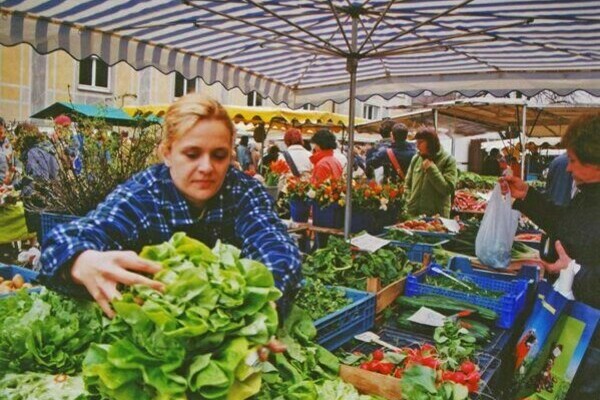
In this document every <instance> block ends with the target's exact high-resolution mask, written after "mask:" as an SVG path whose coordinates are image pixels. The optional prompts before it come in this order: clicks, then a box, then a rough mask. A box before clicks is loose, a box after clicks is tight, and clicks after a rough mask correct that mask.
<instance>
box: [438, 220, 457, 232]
mask: <svg viewBox="0 0 600 400" xmlns="http://www.w3.org/2000/svg"><path fill="white" fill-rule="evenodd" d="M440 221H442V224H444V227H445V228H446V229H448V231H449V232H454V233H458V231H460V225H459V224H458V222H456V220H454V219H448V218H440Z"/></svg>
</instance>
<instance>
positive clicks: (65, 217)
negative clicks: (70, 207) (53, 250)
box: [40, 212, 81, 240]
mask: <svg viewBox="0 0 600 400" xmlns="http://www.w3.org/2000/svg"><path fill="white" fill-rule="evenodd" d="M79 218H81V217H78V216H76V215H69V214H54V213H46V212H43V213H41V214H40V220H41V226H42V240H44V239H45V238H46V235H48V233H50V231H51V230H52V229H54V227H56V226H58V225H61V224H64V223H67V222H72V221H75V220H77V219H79Z"/></svg>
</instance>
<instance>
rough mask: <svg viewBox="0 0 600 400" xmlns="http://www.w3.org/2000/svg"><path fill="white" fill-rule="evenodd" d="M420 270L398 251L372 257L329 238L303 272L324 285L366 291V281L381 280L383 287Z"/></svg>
mask: <svg viewBox="0 0 600 400" xmlns="http://www.w3.org/2000/svg"><path fill="white" fill-rule="evenodd" d="M420 267H421V265H420V264H419V263H416V262H411V261H409V260H408V257H407V255H406V251H404V249H402V248H401V247H398V246H388V247H384V248H381V249H379V250H377V251H375V252H373V253H368V252H362V251H352V250H351V248H350V245H349V244H348V243H347V242H345V241H343V240H342V239H338V238H335V237H331V238H329V242H328V244H327V246H326V247H324V248H321V249H319V250H317V251H315V252H314V253H313V254H311V255H309V256H308V257H307V258H306V260H305V262H304V264H303V265H302V271H303V273H304V276H306V277H309V278H313V279H319V280H321V281H322V282H323V283H324V284H326V285H337V286H345V287H349V288H354V289H358V290H365V288H366V281H367V278H380V279H381V283H382V285H384V286H385V285H387V284H390V283H392V282H394V281H396V280H398V279H400V278H402V277H404V276H406V275H408V274H410V273H411V272H415V271H417V270H418V269H419V268H420Z"/></svg>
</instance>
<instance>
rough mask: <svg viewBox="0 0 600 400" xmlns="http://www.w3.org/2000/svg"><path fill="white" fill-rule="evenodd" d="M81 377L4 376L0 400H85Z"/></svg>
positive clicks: (36, 374)
mask: <svg viewBox="0 0 600 400" xmlns="http://www.w3.org/2000/svg"><path fill="white" fill-rule="evenodd" d="M88 398H89V393H88V392H87V391H86V390H85V387H84V384H83V378H82V377H81V376H67V375H64V374H58V375H52V374H44V373H39V372H26V373H23V374H13V373H10V374H6V375H5V376H4V377H2V378H0V399H10V400H85V399H88Z"/></svg>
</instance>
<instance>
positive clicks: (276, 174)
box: [265, 160, 290, 186]
mask: <svg viewBox="0 0 600 400" xmlns="http://www.w3.org/2000/svg"><path fill="white" fill-rule="evenodd" d="M288 172H290V167H289V166H288V165H287V163H286V162H285V160H277V161H273V162H272V163H271V164H270V165H269V169H268V170H267V172H266V174H265V186H277V185H278V184H279V180H280V179H281V177H282V176H284V175H285V174H287V173H288Z"/></svg>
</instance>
